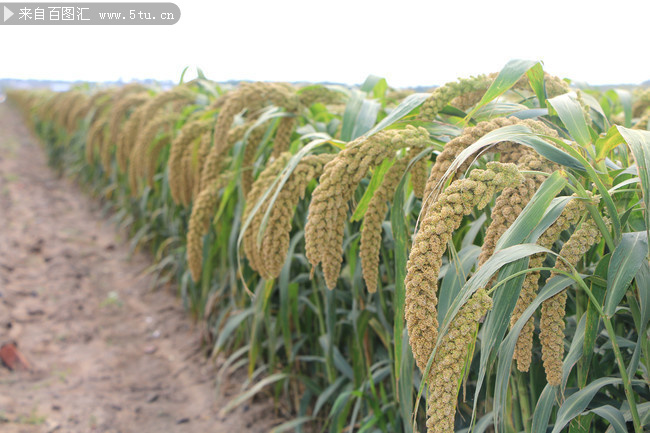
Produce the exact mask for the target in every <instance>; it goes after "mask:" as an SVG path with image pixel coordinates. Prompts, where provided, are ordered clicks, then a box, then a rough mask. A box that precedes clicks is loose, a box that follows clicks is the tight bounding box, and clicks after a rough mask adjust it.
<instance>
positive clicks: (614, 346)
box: [602, 315, 643, 433]
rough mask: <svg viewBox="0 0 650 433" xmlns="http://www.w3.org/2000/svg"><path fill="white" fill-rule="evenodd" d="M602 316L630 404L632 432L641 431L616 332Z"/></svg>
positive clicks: (607, 319) (605, 317)
mask: <svg viewBox="0 0 650 433" xmlns="http://www.w3.org/2000/svg"><path fill="white" fill-rule="evenodd" d="M602 318H603V322H604V323H605V328H606V329H607V333H608V334H609V338H610V340H611V341H612V350H613V351H614V356H615V357H616V363H617V364H618V369H619V371H620V372H621V379H622V380H623V388H624V389H625V397H627V402H628V404H629V405H630V413H631V414H632V422H633V423H634V432H635V433H643V428H642V427H641V420H640V418H639V411H638V410H637V408H636V400H635V399H634V391H633V390H632V384H631V383H630V378H629V377H628V375H627V370H626V369H625V363H624V362H623V355H622V354H621V350H620V349H619V347H618V342H617V341H616V333H615V332H614V328H613V327H612V322H611V320H609V317H607V316H605V315H603V316H602Z"/></svg>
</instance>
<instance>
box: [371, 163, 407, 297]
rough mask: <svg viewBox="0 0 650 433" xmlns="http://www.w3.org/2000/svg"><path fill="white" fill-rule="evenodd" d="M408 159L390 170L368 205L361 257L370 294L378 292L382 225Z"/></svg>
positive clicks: (394, 165) (395, 164)
mask: <svg viewBox="0 0 650 433" xmlns="http://www.w3.org/2000/svg"><path fill="white" fill-rule="evenodd" d="M408 162H409V160H408V158H399V159H398V160H397V161H395V163H394V164H393V165H392V166H391V167H390V168H389V169H388V172H387V173H386V175H385V176H384V179H383V180H382V182H381V184H380V185H379V187H378V188H377V190H376V191H375V194H374V195H373V196H372V199H371V200H370V202H369V203H368V209H367V210H366V213H365V215H364V217H363V227H362V228H361V243H360V246H359V256H360V257H361V268H362V270H363V279H364V280H365V282H366V287H367V288H368V291H369V292H370V293H374V292H376V291H377V274H378V273H379V250H380V248H381V224H382V222H383V221H384V218H385V217H386V211H387V210H388V203H389V202H391V201H392V200H393V195H394V194H395V188H397V185H398V184H399V182H400V180H401V179H402V176H403V175H404V173H405V171H406V166H407V164H408Z"/></svg>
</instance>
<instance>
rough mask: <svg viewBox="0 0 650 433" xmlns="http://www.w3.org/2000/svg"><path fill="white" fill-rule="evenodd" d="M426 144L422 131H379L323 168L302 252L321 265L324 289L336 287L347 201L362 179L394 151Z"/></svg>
mask: <svg viewBox="0 0 650 433" xmlns="http://www.w3.org/2000/svg"><path fill="white" fill-rule="evenodd" d="M429 143H430V141H429V133H428V132H427V130H426V129H424V128H415V127H413V126H410V125H409V126H407V128H406V129H402V130H388V131H380V132H378V133H377V134H375V135H373V136H371V137H368V138H366V137H360V138H359V139H357V140H355V141H353V142H352V143H350V145H349V146H348V147H346V148H345V149H344V150H342V151H341V152H340V153H339V154H338V155H337V156H336V158H334V159H333V160H332V161H330V162H329V163H328V164H327V165H326V166H325V170H324V172H323V175H322V176H321V177H320V179H319V184H318V186H317V187H316V189H315V190H314V193H313V194H312V199H311V202H310V204H309V218H308V220H307V225H306V226H305V249H306V253H307V259H308V260H309V261H310V263H311V264H312V266H314V267H316V266H318V264H322V267H323V274H324V276H325V282H326V284H327V287H329V288H330V289H333V288H334V287H335V286H336V280H337V279H338V276H339V272H340V269H341V260H342V254H343V247H342V243H343V231H344V226H345V219H346V215H347V211H348V201H349V200H350V199H351V198H352V195H353V194H354V191H355V189H356V188H357V186H358V185H359V182H361V179H363V177H364V176H365V175H366V173H368V170H369V169H370V168H372V167H376V166H378V165H379V164H381V163H382V162H383V161H384V160H385V159H387V158H393V157H394V156H395V153H396V151H397V150H399V149H402V148H406V147H408V148H414V147H415V148H420V149H423V148H426V147H428V146H427V145H428V144H429Z"/></svg>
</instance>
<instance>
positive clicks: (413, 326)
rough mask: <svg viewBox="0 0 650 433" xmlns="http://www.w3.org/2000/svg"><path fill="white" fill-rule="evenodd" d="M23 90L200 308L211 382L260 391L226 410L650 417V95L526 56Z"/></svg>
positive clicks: (413, 417) (495, 426)
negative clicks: (398, 73) (470, 64)
mask: <svg viewBox="0 0 650 433" xmlns="http://www.w3.org/2000/svg"><path fill="white" fill-rule="evenodd" d="M8 97H9V103H10V104H11V106H12V110H20V111H21V112H22V114H23V118H24V120H25V122H26V123H27V124H28V126H29V127H30V128H31V129H32V130H33V132H34V133H35V134H36V135H37V136H38V137H39V140H40V143H41V148H42V150H39V152H44V154H45V155H46V157H47V161H48V162H49V165H50V166H51V169H52V170H54V171H55V172H57V173H59V174H60V175H62V176H63V177H64V178H65V179H72V180H73V181H74V182H76V183H77V184H78V185H79V187H80V189H81V190H80V191H79V192H78V194H79V195H81V194H83V193H86V194H89V195H92V196H94V197H95V198H96V201H95V203H98V205H97V206H99V205H101V206H102V209H103V210H104V212H105V213H106V214H109V215H111V219H112V221H113V222H114V224H115V225H117V227H118V228H119V230H120V233H124V234H128V238H127V240H126V243H127V244H128V245H129V247H130V249H131V251H142V252H145V253H147V254H149V256H150V257H151V259H152V260H153V264H151V266H149V267H148V269H147V271H148V272H147V275H148V277H147V278H150V279H151V280H152V282H151V283H150V284H157V285H159V286H162V287H165V288H166V289H164V290H161V291H159V292H155V293H154V294H153V295H152V294H147V295H146V296H147V297H152V298H156V299H157V300H156V301H155V302H163V301H160V300H159V299H158V297H162V298H163V299H167V298H165V296H167V295H166V294H165V295H164V294H162V293H161V292H165V291H167V292H169V288H171V291H172V292H173V293H176V294H177V295H178V297H179V298H180V301H181V302H182V304H183V306H184V307H185V308H186V309H187V311H188V312H189V313H190V315H191V318H192V320H193V322H194V323H195V324H196V325H197V326H196V328H195V329H194V331H193V333H192V335H195V336H198V335H200V336H201V337H202V344H203V353H206V352H207V354H208V355H209V357H210V360H211V361H210V363H213V361H214V360H216V359H218V360H219V361H218V362H217V363H216V364H217V368H215V370H214V371H212V372H211V373H210V374H209V376H210V378H209V379H206V381H205V382H204V384H206V383H207V386H209V387H213V386H214V381H215V379H216V386H217V389H218V390H219V392H223V391H224V386H225V385H226V384H227V383H229V382H232V379H233V378H238V379H237V381H238V382H239V383H238V386H237V387H236V392H235V393H233V394H232V396H231V397H230V398H227V399H226V400H225V401H223V404H222V405H221V407H220V408H219V414H220V415H221V416H227V414H229V413H230V414H232V413H233V411H241V410H242V406H243V405H246V404H249V403H250V401H252V400H253V399H254V397H255V396H258V400H260V399H259V396H260V395H263V396H264V397H263V400H266V401H268V402H271V403H272V406H273V407H272V408H269V409H268V411H269V413H270V414H267V417H266V419H268V420H271V419H272V418H273V417H276V418H280V417H281V418H282V421H275V422H271V421H265V422H266V424H264V427H259V429H262V431H267V430H272V431H276V432H280V431H298V432H301V431H305V432H308V431H328V432H343V431H345V432H352V431H355V432H357V431H358V432H425V431H426V432H429V433H434V432H439V433H452V432H469V431H473V432H479V433H480V432H527V433H529V432H535V433H538V432H547V431H551V432H553V433H555V432H561V431H567V432H610V431H611V432H616V433H621V432H628V431H633V432H635V433H642V432H644V431H647V429H648V428H650V382H649V381H650V339H649V338H648V336H649V334H648V331H649V330H648V324H649V322H650V264H649V262H648V257H649V249H648V229H649V228H650V214H649V213H648V205H649V202H650V170H649V168H648V167H649V164H650V132H648V130H647V129H648V126H649V125H648V119H649V118H650V89H647V88H642V87H639V88H634V89H629V88H628V89H617V88H613V89H602V88H599V89H596V88H589V87H584V86H574V85H572V83H571V81H570V80H564V79H560V78H558V77H555V76H552V75H549V74H548V73H545V72H544V71H543V69H542V66H541V64H540V63H538V62H534V61H522V60H514V61H511V62H509V63H508V64H506V65H505V66H504V68H503V69H502V70H501V71H500V72H498V73H492V74H486V75H480V76H476V77H469V78H461V79H459V80H458V81H455V82H451V83H447V84H445V85H443V86H440V87H437V88H435V89H434V90H433V91H431V92H430V93H413V92H409V91H401V90H395V89H392V88H390V87H389V86H388V85H387V82H386V80H384V79H381V78H379V77H375V76H371V77H369V78H368V79H367V80H366V81H365V82H364V83H363V84H362V85H361V86H359V87H357V88H345V87H342V86H323V85H307V86H295V85H289V84H284V83H266V82H254V83H241V84H239V85H237V86H234V87H228V86H221V85H219V84H218V83H215V82H211V81H209V80H208V79H207V78H205V77H203V76H200V77H199V78H197V79H195V80H192V81H188V82H181V83H180V84H179V85H177V86H175V87H173V88H171V89H160V88H155V87H152V86H144V85H141V84H135V83H133V84H127V85H124V86H122V87H105V86H100V85H93V84H84V85H79V86H75V87H74V88H72V89H71V90H69V91H66V92H52V91H49V90H32V91H24V90H22V91H11V92H9V93H8ZM8 110H9V109H8V108H3V116H12V115H14V114H10V113H9V111H8ZM15 147H16V149H18V150H15V151H16V152H19V153H20V152H22V151H24V150H23V147H22V145H21V144H20V143H18V144H17V145H16V146H15ZM32 152H36V150H32ZM16 175H17V176H18V181H20V180H21V179H22V176H23V175H22V174H18V173H17V174H16ZM28 175H33V173H32V174H30V173H25V174H24V176H28ZM39 175H40V173H39ZM48 176H50V175H48ZM6 177H7V176H6V175H5V178H6ZM18 181H17V182H18ZM5 182H7V181H5ZM34 182H36V180H35V181H34ZM7 185H9V188H11V185H12V183H10V182H8V183H7ZM12 197H13V196H12ZM72 199H73V198H71V200H72ZM14 200H17V201H18V202H20V200H21V199H19V198H16V197H14ZM48 200H51V198H48ZM48 208H49V207H48ZM65 211H66V212H68V213H69V212H73V211H74V212H76V210H74V209H72V210H71V209H70V207H69V206H66V207H65ZM95 218H96V217H95ZM79 230H80V232H79V234H77V235H76V236H81V237H83V238H84V239H86V241H87V242H90V243H99V244H101V242H100V241H98V240H97V239H99V238H95V239H93V238H92V237H91V238H90V239H88V238H87V236H88V235H89V234H90V233H91V232H92V230H83V226H82V227H81V228H79ZM103 230H106V228H104V229H103ZM29 231H30V233H31V230H29ZM56 231H57V232H58V230H56ZM64 233H65V232H64ZM30 236H32V237H33V236H34V235H30ZM73 236H74V235H73ZM21 239H22V238H21ZM16 242H18V241H16ZM32 244H33V242H32V243H29V242H27V243H26V244H25V245H28V246H30V245H31V246H30V247H29V248H33V245H32ZM7 245H9V244H7ZM46 245H47V244H46ZM102 245H103V244H102ZM0 251H7V248H3V249H0ZM29 251H31V250H29ZM25 254H27V256H29V257H32V256H33V254H35V253H29V252H27V253H25ZM8 256H10V254H8ZM56 256H57V257H58V256H59V255H58V254H57V255H56ZM105 256H108V257H109V258H107V260H112V261H115V260H117V259H116V258H115V257H114V254H113V253H111V254H105ZM4 257H5V254H4V253H3V256H2V257H0V259H2V260H3V262H0V263H4ZM94 260H98V259H97V258H94V259H92V260H88V261H87V265H86V266H82V264H78V265H77V267H78V268H79V269H80V272H83V273H84V275H88V278H90V279H91V280H92V279H93V278H94V279H101V278H102V277H101V274H100V273H101V272H105V269H102V262H97V261H94ZM29 263H31V262H30V260H28V259H24V260H21V261H20V263H17V264H11V265H9V266H11V267H12V268H14V267H15V268H16V269H18V268H21V267H23V266H25V267H27V266H28V264H29ZM82 263H86V262H82ZM129 266H130V265H129ZM2 272H6V271H2ZM115 273H117V274H120V272H119V270H117V268H116V269H115ZM0 275H1V274H0ZM7 275H9V274H7ZM118 277H120V278H121V277H122V275H118ZM9 278H11V277H9ZM98 281H99V280H98ZM41 284H42V285H43V289H42V292H43V294H47V293H48V284H49V282H48V281H44V282H42V283H41ZM116 284H117V283H116ZM109 285H110V283H109ZM95 286H100V287H101V286H105V284H101V283H99V282H98V283H97V284H90V285H89V287H88V288H87V289H86V290H87V291H88V295H87V296H88V297H95V298H97V297H101V298H106V297H107V296H108V295H110V293H108V295H107V292H106V290H110V289H104V290H103V291H101V290H100V289H99V288H98V289H97V290H100V292H99V293H98V294H92V287H95ZM66 289H67V290H71V288H70V287H67V288H66ZM111 293H113V292H111ZM62 296H64V295H62ZM111 296H113V297H112V298H111V297H110V296H109V298H108V299H109V301H107V302H108V303H111V302H115V303H117V301H115V299H116V298H115V295H111ZM141 296H143V295H142V294H136V293H133V294H131V293H120V294H119V296H118V297H117V299H118V300H121V299H123V298H124V299H125V300H124V301H123V302H124V303H125V304H129V302H131V301H129V300H128V299H131V298H132V297H133V298H135V299H140V301H132V302H143V301H142V298H141ZM37 298H38V297H37ZM147 299H149V298H147ZM30 301H31V300H30ZM34 302H35V301H34ZM120 302H122V301H120ZM146 302H148V301H146ZM151 302H154V301H151ZM36 303H37V302H36ZM104 307H106V305H105V306H104ZM108 307H110V308H112V307H114V306H110V305H109V306H108ZM51 308H53V309H56V302H53V303H52V304H51ZM170 308H171V307H170ZM136 310H137V309H136ZM26 311H27V314H28V315H29V314H30V313H29V311H30V310H26ZM129 311H130V310H129ZM138 311H140V312H139V313H136V314H146V312H143V311H146V310H138ZM70 314H71V315H72V314H73V313H72V312H70ZM74 314H76V313H74ZM80 314H81V313H80ZM124 316H125V317H126V316H128V311H127V312H126V313H124ZM179 320H180V319H179ZM143 326H144V325H143ZM86 331H88V330H86ZM185 332H186V331H185ZM88 334H89V335H90V337H91V338H97V335H98V334H97V333H94V332H88ZM169 334H170V335H169V338H170V339H173V338H176V339H178V336H176V337H174V336H173V335H172V334H174V330H173V329H170V330H169ZM184 338H185V339H186V340H187V337H184ZM132 343H133V342H131V341H129V339H128V338H125V339H124V340H123V341H119V342H114V343H113V344H115V345H130V344H132ZM142 345H144V346H147V345H148V344H147V343H146V342H143V343H142ZM158 350H159V351H160V352H165V353H167V352H166V351H167V350H171V351H172V353H178V350H179V347H178V346H177V345H176V344H175V343H174V344H171V343H170V344H166V345H160V347H159V348H158ZM188 350H189V349H188ZM174 351H176V352H174ZM146 356H148V355H147V354H142V355H141V357H146ZM134 359H140V358H139V357H135V358H134ZM119 371H120V370H119V368H118V367H117V366H114V367H113V368H110V369H109V370H107V372H106V373H105V374H106V375H108V376H112V375H114V374H115V375H119V374H120V373H119ZM172 386H179V387H180V388H179V389H181V388H183V386H184V385H183V383H174V384H173V385H172ZM194 398H196V397H194ZM199 400H200V398H199ZM0 403H2V401H0ZM271 403H269V404H271ZM202 404H203V405H207V406H210V404H211V403H210V402H206V401H203V403H202ZM191 406H192V405H191ZM193 408H194V409H197V407H196V405H194V406H193ZM170 410H171V409H170ZM260 410H261V411H262V412H264V410H266V409H264V410H262V409H260ZM209 411H210V409H205V410H204V411H202V412H203V413H209ZM196 417H199V415H198V414H197V415H196ZM261 418H263V417H257V419H258V420H260V422H262V419H261ZM197 419H198V418H197ZM168 421H169V420H168ZM172 424H173V423H172ZM162 429H163V430H165V431H166V429H165V428H164V427H163V428H162ZM259 429H258V431H260V430H259ZM106 431H110V430H106ZM126 431H128V430H126ZM138 431H145V430H138ZM152 431H153V430H152ZM179 431H184V430H179ZM192 431H194V430H192ZM196 431H199V430H196Z"/></svg>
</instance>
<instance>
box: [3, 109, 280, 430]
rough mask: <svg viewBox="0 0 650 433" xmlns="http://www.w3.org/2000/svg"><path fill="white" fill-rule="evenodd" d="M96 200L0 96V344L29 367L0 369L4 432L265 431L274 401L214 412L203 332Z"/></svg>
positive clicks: (216, 402)
mask: <svg viewBox="0 0 650 433" xmlns="http://www.w3.org/2000/svg"><path fill="white" fill-rule="evenodd" d="M98 207H99V206H98V204H97V203H95V202H93V201H92V200H91V199H89V198H87V197H86V196H85V195H84V194H83V193H82V192H81V191H80V190H79V189H78V188H77V187H76V186H75V185H73V184H72V183H71V182H70V181H67V180H65V179H59V178H57V177H56V176H55V175H54V174H53V173H52V171H51V170H50V169H49V168H48V167H47V165H46V161H45V157H44V155H43V152H42V151H41V149H40V148H39V146H38V145H37V140H36V139H35V138H34V137H33V136H32V135H31V134H30V133H29V132H28V131H27V129H26V127H25V126H24V125H23V122H22V120H21V119H20V116H19V115H18V113H16V112H15V111H14V110H12V109H11V107H9V106H8V104H6V103H5V104H0V345H1V344H2V343H5V342H8V341H12V340H13V341H16V342H17V343H18V347H19V349H20V350H21V351H22V352H23V353H24V354H25V356H26V358H27V359H28V361H29V362H30V363H31V364H32V367H33V368H32V371H30V372H10V371H9V370H7V369H6V368H4V367H2V366H0V431H2V432H5V433H14V432H16V433H17V432H54V431H58V432H66V433H67V432H138V433H146V432H228V433H235V432H261V431H267V430H268V426H269V425H270V424H271V423H272V418H273V413H272V410H271V409H270V405H269V404H255V405H252V406H244V407H242V408H240V409H238V410H237V411H235V412H233V413H231V414H229V415H228V416H227V417H226V418H221V417H219V415H218V409H219V407H222V406H223V404H224V402H225V401H226V399H227V398H226V397H223V396H221V397H215V391H214V390H215V387H214V380H213V378H214V371H213V370H211V369H210V367H209V366H208V363H207V362H206V361H205V360H204V359H203V357H202V355H201V351H200V342H199V340H198V331H197V330H196V328H195V327H194V326H193V325H192V324H191V322H190V320H189V318H188V317H187V316H186V314H185V313H184V312H183V311H182V308H181V307H180V302H179V300H178V299H176V298H175V297H174V296H173V295H172V294H171V293H170V290H158V291H155V292H154V291H152V290H151V278H150V277H149V276H147V275H145V274H144V273H143V270H144V269H145V268H147V267H148V266H149V265H150V263H149V261H148V260H147V258H145V257H144V256H140V255H136V256H135V257H129V254H128V250H127V247H126V245H125V242H124V241H123V240H120V239H119V235H118V234H117V233H116V230H115V228H114V227H113V226H112V225H111V223H110V222H107V221H106V220H104V219H103V218H102V217H101V216H100V215H99V211H98Z"/></svg>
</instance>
